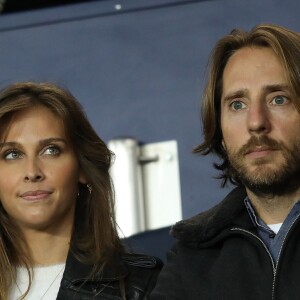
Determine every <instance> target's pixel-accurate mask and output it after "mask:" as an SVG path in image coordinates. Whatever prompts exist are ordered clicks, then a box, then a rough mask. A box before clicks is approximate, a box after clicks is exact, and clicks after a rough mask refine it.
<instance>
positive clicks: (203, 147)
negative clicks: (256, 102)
mask: <svg viewBox="0 0 300 300" xmlns="http://www.w3.org/2000/svg"><path fill="white" fill-rule="evenodd" d="M244 47H268V48H270V49H272V50H273V51H274V53H275V54H276V56H277V57H278V59H279V60H280V62H281V63H282V65H283V68H284V70H285V72H286V76H287V81H288V84H289V86H290V90H291V93H292V94H293V96H294V98H295V100H297V102H295V106H296V108H297V110H298V111H300V87H299V85H300V35H299V34H298V33H296V32H294V31H291V30H289V29H287V28H284V27H282V26H278V25H272V24H261V25H258V26H256V27H254V28H253V29H252V30H251V31H249V32H246V31H243V30H239V29H234V30H232V31H231V32H230V34H228V35H226V36H224V37H223V38H221V39H220V40H219V41H218V42H217V44H216V45H215V47H214V49H213V51H212V53H211V57H210V62H209V74H208V82H207V85H206V88H205V90H204V93H203V97H202V104H201V116H202V122H203V135H204V141H203V142H202V143H201V144H200V145H199V146H197V147H196V148H195V149H194V153H199V154H202V155H207V154H209V153H214V154H216V155H217V156H218V157H219V158H220V159H221V162H220V163H219V164H217V163H215V164H214V166H215V167H216V169H218V170H220V171H221V174H220V176H219V177H218V178H220V179H222V186H225V184H226V182H227V181H228V180H229V181H230V182H231V183H233V184H236V185H240V184H241V183H240V181H239V179H238V178H236V177H234V175H233V174H232V172H231V168H230V165H229V161H228V159H227V155H226V151H225V149H224V148H223V145H222V129H221V124H220V114H221V108H220V107H221V106H220V104H221V96H222V78H223V71H224V68H225V66H226V64H227V62H228V60H229V58H230V57H231V56H232V54H233V53H235V52H236V51H238V50H239V49H241V48H244Z"/></svg>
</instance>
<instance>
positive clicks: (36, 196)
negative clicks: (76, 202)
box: [20, 190, 52, 201]
mask: <svg viewBox="0 0 300 300" xmlns="http://www.w3.org/2000/svg"><path fill="white" fill-rule="evenodd" d="M50 194H52V192H51V191H46V190H36V191H27V192H24V193H22V194H20V197H21V198H22V199H24V200H28V201H29V200H43V199H47V198H48V196H49V195H50Z"/></svg>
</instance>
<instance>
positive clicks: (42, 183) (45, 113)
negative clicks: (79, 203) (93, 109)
mask: <svg viewBox="0 0 300 300" xmlns="http://www.w3.org/2000/svg"><path fill="white" fill-rule="evenodd" d="M78 182H81V183H84V182H85V180H84V177H83V175H82V174H81V171H80V168H79V165H78V161H77V158H76V156H75V153H74V151H73V149H72V146H71V145H70V143H69V141H68V140H67V137H66V135H65V130H64V126H63V122H62V120H61V119H60V118H59V117H57V116H56V115H54V114H53V113H52V112H51V111H50V110H48V109H47V108H46V107H43V106H38V107H33V108H29V109H26V110H23V111H20V112H17V113H15V114H14V116H13V119H12V122H11V125H10V126H9V128H8V131H7V133H6V135H5V140H4V141H3V142H2V143H1V148H0V201H1V203H2V206H3V208H4V209H5V211H6V212H7V213H8V215H9V216H10V217H11V218H12V219H14V220H15V221H16V223H17V225H19V227H20V228H21V229H23V230H26V229H31V230H32V229H33V230H46V231H49V232H57V231H65V230H68V229H71V228H72V226H73V220H74V211H75V203H76V197H77V191H78Z"/></svg>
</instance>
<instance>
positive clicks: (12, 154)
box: [4, 150, 22, 160]
mask: <svg viewBox="0 0 300 300" xmlns="http://www.w3.org/2000/svg"><path fill="white" fill-rule="evenodd" d="M21 157H22V154H21V153H20V152H19V151H16V150H9V151H6V152H5V153H4V159H6V160H15V159H19V158H21Z"/></svg>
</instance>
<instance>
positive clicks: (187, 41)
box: [0, 0, 300, 236]
mask: <svg viewBox="0 0 300 300" xmlns="http://www.w3.org/2000/svg"><path fill="white" fill-rule="evenodd" d="M0 11H1V14H0V66H1V68H0V70H1V72H0V87H3V86H5V85H7V84H9V83H12V82H15V81H24V80H35V81H51V82H54V83H57V84H59V85H61V86H63V87H66V88H68V89H70V90H71V92H72V93H73V94H74V95H75V97H77V98H78V100H79V101H80V102H81V103H82V105H83V107H84V108H85V111H86V113H87V115H88V117H89V119H90V120H91V123H92V125H93V126H94V127H95V129H96V131H97V132H98V134H99V135H100V136H101V137H102V138H103V139H104V140H105V141H106V142H107V143H110V145H112V147H115V146H116V143H117V145H119V146H118V147H119V148H118V147H117V148H118V149H119V150H120V149H121V151H125V159H126V160H129V162H128V161H127V163H129V168H131V169H130V172H131V173H130V174H131V175H128V170H127V167H126V166H125V165H122V162H121V161H120V160H119V161H118V153H117V152H118V149H117V148H114V149H112V150H115V152H116V164H117V163H118V171H116V172H114V174H115V175H114V176H119V179H115V180H116V182H117V181H118V182H119V183H118V186H117V184H116V193H117V198H118V202H119V203H122V205H123V207H125V208H126V207H128V208H130V209H133V210H136V212H130V211H124V210H123V209H122V212H121V214H120V215H123V216H125V221H124V222H125V225H122V226H121V224H120V227H121V230H122V231H123V233H124V235H125V236H129V235H132V234H134V233H137V232H141V231H145V230H147V229H156V228H160V227H165V226H169V225H171V224H172V223H174V222H175V221H176V220H179V219H181V218H187V217H190V216H192V215H194V214H196V213H198V212H200V211H203V210H206V209H208V208H210V207H212V206H213V205H215V204H216V203H218V202H219V201H220V200H221V199H222V197H223V196H224V195H225V194H226V193H227V192H228V190H229V189H230V188H231V187H226V188H225V189H221V188H220V182H219V181H218V180H216V179H214V178H213V177H214V176H216V175H218V173H217V171H216V170H214V169H213V166H212V163H213V162H214V161H216V158H215V157H211V156H206V157H200V156H197V155H195V154H192V150H193V148H194V147H195V146H196V145H197V144H198V143H200V142H201V141H202V128H201V124H200V117H199V105H200V99H201V92H202V90H203V86H204V84H205V81H206V80H205V78H206V77H205V75H206V66H207V62H208V58H209V53H210V51H211V49H212V47H213V46H214V44H215V42H216V41H217V40H218V39H219V38H220V37H221V36H223V35H225V34H227V33H229V31H231V30H232V29H233V28H237V27H238V28H242V29H245V30H249V29H250V28H251V27H253V26H254V25H256V24H257V23H276V24H279V25H283V26H287V27H290V28H291V29H293V30H296V31H299V29H300V20H299V11H300V2H299V1H297V0H287V1H276V0H251V1H244V0H212V1H175V0H146V1H145V0H120V1H115V0H106V1H105V0H103V1H100V0H99V1H96V0H94V1H50V0H48V1H37V0H36V1H17V0H6V1H5V0H2V1H0ZM128 141H129V148H128ZM123 142H124V143H123ZM166 142H167V144H165V143H166ZM118 143H120V144H118ZM170 143H171V144H172V146H171V148H168V147H169V146H170ZM120 145H121V146H120ZM147 145H150V146H149V147H148V148H145V147H146V146H147ZM153 145H154V146H153ZM166 145H167V148H165V146H166ZM126 147H127V148H126ZM149 149H150V150H149ZM149 151H150V152H149ZM119 157H121V154H119ZM169 162H170V164H171V162H172V167H170V166H171V165H168V164H169ZM151 164H152V165H151ZM155 164H156V165H159V166H158V167H153V168H152V166H155ZM132 174H133V175H132ZM136 174H138V177H139V178H136V176H135V175H136ZM120 178H122V179H121V180H120ZM153 178H156V179H157V180H156V181H155V180H153ZM132 181H136V182H135V183H134V184H135V185H137V186H138V188H140V185H142V188H141V190H138V191H137V190H136V189H137V188H136V186H135V187H133V188H132V189H133V190H134V192H133V194H132V190H131V191H129V192H128V191H125V190H123V191H122V186H123V188H124V187H127V186H128V185H130V184H131V183H132ZM141 182H142V184H141ZM148 184H149V185H148ZM149 186H150V188H149ZM120 188H121V190H120V191H119V192H118V190H119V189H120ZM152 188H153V189H152ZM156 189H157V190H156ZM162 189H163V191H162ZM151 191H152V192H151ZM126 193H127V194H126ZM149 193H150V194H151V195H150V196H149V195H148V194H149ZM126 197H127V198H126ZM135 201H139V202H142V204H141V203H139V204H138V205H136V204H134V203H133V202H135ZM152 204H153V205H154V206H153V207H154V208H153V211H152V212H151V214H152V216H156V217H157V216H159V218H158V219H159V220H158V221H157V220H156V221H153V222H154V223H153V224H152V223H151V222H152V221H149V220H150V218H151V216H149V210H151V207H152ZM168 211H169V212H171V213H170V214H168V213H167V212H168ZM172 212H174V213H173V214H172ZM134 213H136V214H137V215H139V216H140V215H141V214H142V215H144V217H145V219H146V221H141V222H144V224H143V225H142V226H140V225H137V227H135V228H134V229H130V230H129V231H128V232H126V229H125V228H124V227H126V222H127V223H130V222H131V220H132V219H134V218H135V217H134V216H133V214H134ZM160 221H162V222H161V223H160ZM122 222H123V221H120V223H122ZM137 222H140V220H138V221H137ZM145 222H146V225H145ZM155 222H156V223H155ZM122 224H123V223H122ZM147 224H148V225H147ZM149 224H150V225H149ZM139 226H140V227H139Z"/></svg>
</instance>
